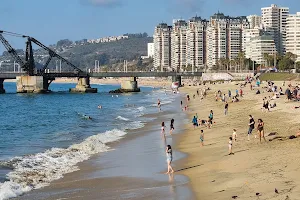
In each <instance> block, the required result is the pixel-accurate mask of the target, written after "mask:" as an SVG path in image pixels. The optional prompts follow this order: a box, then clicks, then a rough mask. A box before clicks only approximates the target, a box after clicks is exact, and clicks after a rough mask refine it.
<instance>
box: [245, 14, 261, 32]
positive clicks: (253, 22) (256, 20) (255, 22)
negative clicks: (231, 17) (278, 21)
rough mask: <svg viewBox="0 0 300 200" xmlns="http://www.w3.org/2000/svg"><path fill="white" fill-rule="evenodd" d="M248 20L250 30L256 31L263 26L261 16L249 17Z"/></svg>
mask: <svg viewBox="0 0 300 200" xmlns="http://www.w3.org/2000/svg"><path fill="white" fill-rule="evenodd" d="M247 20H248V22H249V26H250V29H254V28H256V27H260V26H261V16H258V15H249V16H247Z"/></svg>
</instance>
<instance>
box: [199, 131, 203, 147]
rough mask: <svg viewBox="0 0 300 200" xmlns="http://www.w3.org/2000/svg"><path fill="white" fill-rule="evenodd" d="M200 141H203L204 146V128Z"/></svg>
mask: <svg viewBox="0 0 300 200" xmlns="http://www.w3.org/2000/svg"><path fill="white" fill-rule="evenodd" d="M200 141H201V145H202V146H204V131H203V130H201V134H200Z"/></svg>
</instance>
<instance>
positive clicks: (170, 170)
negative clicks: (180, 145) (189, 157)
mask: <svg viewBox="0 0 300 200" xmlns="http://www.w3.org/2000/svg"><path fill="white" fill-rule="evenodd" d="M166 155H167V163H168V171H167V173H166V174H170V173H173V172H174V170H173V168H172V166H171V163H172V161H173V154H172V147H171V145H167V148H166Z"/></svg>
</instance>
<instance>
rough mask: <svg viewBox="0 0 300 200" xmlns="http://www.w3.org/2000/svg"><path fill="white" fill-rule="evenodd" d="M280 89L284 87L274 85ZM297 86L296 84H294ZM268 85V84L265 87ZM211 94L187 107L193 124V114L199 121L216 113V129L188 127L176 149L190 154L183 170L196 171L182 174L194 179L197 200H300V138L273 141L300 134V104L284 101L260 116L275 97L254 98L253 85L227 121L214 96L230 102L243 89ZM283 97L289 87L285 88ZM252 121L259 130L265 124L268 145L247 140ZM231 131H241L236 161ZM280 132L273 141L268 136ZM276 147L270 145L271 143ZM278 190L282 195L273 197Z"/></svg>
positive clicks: (229, 86) (227, 86) (228, 85)
mask: <svg viewBox="0 0 300 200" xmlns="http://www.w3.org/2000/svg"><path fill="white" fill-rule="evenodd" d="M275 84H276V85H278V86H281V83H275ZM292 84H295V83H292ZM264 85H265V84H264ZM207 87H210V88H211V90H210V91H208V96H207V98H206V99H204V100H203V101H202V102H200V100H199V99H198V98H196V99H195V100H193V99H192V100H191V102H190V103H189V107H190V110H189V118H190V121H191V120H192V117H193V115H194V114H195V113H198V116H199V118H200V119H207V118H208V115H209V111H210V110H213V111H214V121H215V122H216V123H215V124H213V127H212V129H208V128H206V127H201V128H197V129H195V130H194V129H193V127H192V125H191V124H190V125H188V126H186V131H185V133H184V135H180V136H179V138H180V139H179V145H178V148H179V150H180V151H182V152H185V153H187V154H188V157H186V158H184V159H183V160H181V166H182V167H186V168H189V167H193V166H194V167H193V168H190V169H187V170H185V171H183V172H182V174H184V175H187V176H188V177H189V178H190V181H191V185H192V188H193V191H194V193H195V195H196V198H197V199H201V200H211V199H214V200H218V199H220V200H223V199H233V197H235V196H237V199H245V200H253V199H270V200H271V199H272V200H288V199H293V200H294V199H300V176H299V173H300V165H299V163H300V154H299V150H300V138H298V139H293V140H289V139H287V140H285V139H280V138H279V139H275V140H272V139H273V138H274V137H275V136H277V137H286V136H290V135H292V134H296V133H297V132H298V130H299V128H300V109H293V107H294V106H299V105H300V102H287V100H285V96H280V98H279V99H277V100H276V104H277V107H275V108H274V109H271V112H268V113H266V112H262V111H261V107H262V99H263V98H264V97H269V96H272V93H267V92H263V90H262V89H261V92H263V93H262V94H259V95H255V91H256V90H253V91H251V90H250V88H249V85H248V86H247V87H246V88H243V90H244V93H245V95H244V97H242V98H240V100H241V101H240V102H238V103H229V114H228V116H225V115H224V105H225V104H224V103H223V102H220V101H218V102H216V101H215V91H217V90H219V89H220V90H221V91H222V92H223V93H225V94H226V96H228V89H231V91H232V94H235V90H236V89H237V88H239V87H238V86H236V85H235V83H225V84H216V85H207ZM198 88H201V86H198V87H186V88H183V89H182V91H184V92H186V93H188V94H190V96H191V97H192V96H193V94H196V90H197V89H198ZM283 89H284V91H285V89H286V87H284V88H283ZM249 114H251V115H253V117H254V119H255V121H256V125H257V120H258V119H259V118H261V119H263V121H264V122H265V136H266V139H267V142H262V143H260V142H259V139H255V138H254V134H256V130H254V131H253V135H252V137H251V140H250V141H248V140H247V131H248V123H249V118H248V115H249ZM201 129H203V130H204V133H205V136H204V144H205V146H204V147H201V144H200V140H199V137H200V130H201ZM233 129H237V142H234V143H233V152H234V153H235V154H234V155H230V156H229V155H228V140H229V137H230V136H232V132H233ZM274 132H276V135H275V136H268V135H269V134H270V133H274ZM270 139H271V140H272V141H269V140H270ZM275 188H276V189H277V191H278V193H276V192H275Z"/></svg>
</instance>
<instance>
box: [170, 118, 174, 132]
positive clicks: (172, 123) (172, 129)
mask: <svg viewBox="0 0 300 200" xmlns="http://www.w3.org/2000/svg"><path fill="white" fill-rule="evenodd" d="M173 131H174V119H171V124H170V135H172V132H173Z"/></svg>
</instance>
